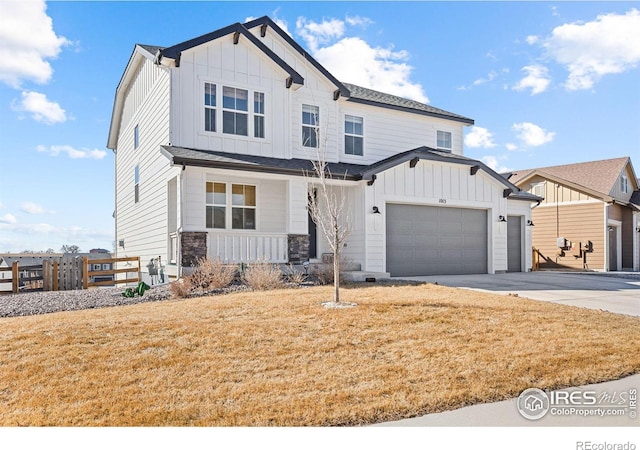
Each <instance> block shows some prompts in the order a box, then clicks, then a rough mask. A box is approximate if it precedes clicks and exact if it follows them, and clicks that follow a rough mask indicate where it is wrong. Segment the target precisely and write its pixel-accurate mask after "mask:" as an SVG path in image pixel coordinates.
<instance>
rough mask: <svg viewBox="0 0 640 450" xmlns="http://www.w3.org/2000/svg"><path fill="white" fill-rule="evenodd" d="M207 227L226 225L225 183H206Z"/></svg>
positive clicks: (223, 227)
mask: <svg viewBox="0 0 640 450" xmlns="http://www.w3.org/2000/svg"><path fill="white" fill-rule="evenodd" d="M206 203H207V210H206V216H207V228H219V229H225V228H226V227H227V185H226V183H207V195H206Z"/></svg>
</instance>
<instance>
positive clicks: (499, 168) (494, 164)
mask: <svg viewBox="0 0 640 450" xmlns="http://www.w3.org/2000/svg"><path fill="white" fill-rule="evenodd" d="M480 159H481V160H482V162H483V163H485V164H486V165H487V166H489V167H490V168H492V169H493V170H495V171H496V172H498V173H502V172H509V171H510V170H512V169H510V168H508V167H507V166H505V165H502V164H501V163H500V162H499V161H498V158H496V157H495V156H491V155H487V156H483V157H482V158H480Z"/></svg>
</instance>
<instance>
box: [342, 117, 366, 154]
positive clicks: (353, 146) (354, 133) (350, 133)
mask: <svg viewBox="0 0 640 450" xmlns="http://www.w3.org/2000/svg"><path fill="white" fill-rule="evenodd" d="M362 124H363V120H362V117H357V116H349V115H346V116H345V117H344V152H345V154H347V155H357V156H362V154H363V147H364V143H363V141H364V131H363V127H362Z"/></svg>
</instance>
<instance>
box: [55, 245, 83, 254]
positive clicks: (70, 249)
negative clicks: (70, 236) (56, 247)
mask: <svg viewBox="0 0 640 450" xmlns="http://www.w3.org/2000/svg"><path fill="white" fill-rule="evenodd" d="M60 251H61V252H62V253H74V254H75V253H80V247H78V246H77V245H67V244H65V245H63V246H62V247H61V248H60Z"/></svg>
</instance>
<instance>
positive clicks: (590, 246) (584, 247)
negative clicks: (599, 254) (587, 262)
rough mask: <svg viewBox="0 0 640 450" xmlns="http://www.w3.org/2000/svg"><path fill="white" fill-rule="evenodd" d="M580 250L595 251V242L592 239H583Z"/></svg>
mask: <svg viewBox="0 0 640 450" xmlns="http://www.w3.org/2000/svg"><path fill="white" fill-rule="evenodd" d="M580 250H582V251H583V252H592V251H593V242H591V241H582V242H580Z"/></svg>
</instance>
